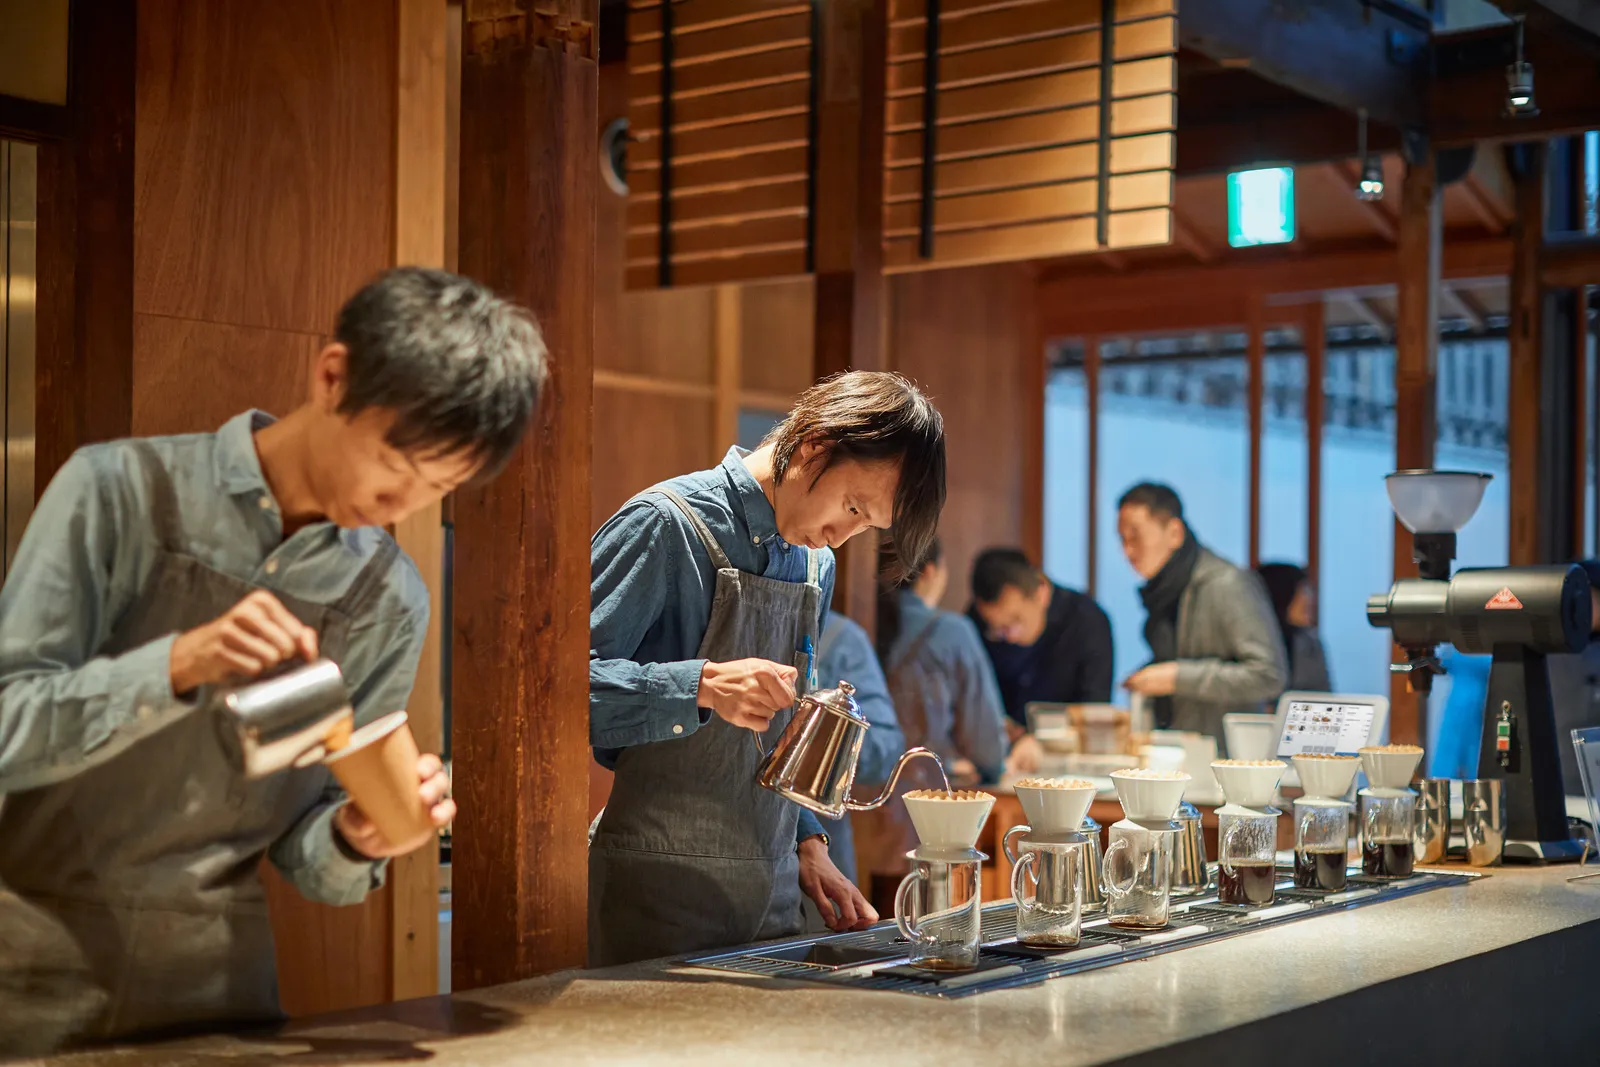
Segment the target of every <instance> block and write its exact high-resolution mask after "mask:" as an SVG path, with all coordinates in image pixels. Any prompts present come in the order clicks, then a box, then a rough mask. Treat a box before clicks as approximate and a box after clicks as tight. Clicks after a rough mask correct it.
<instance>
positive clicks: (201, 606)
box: [0, 441, 399, 1052]
mask: <svg viewBox="0 0 1600 1067" xmlns="http://www.w3.org/2000/svg"><path fill="white" fill-rule="evenodd" d="M133 447H134V449H135V454H136V455H137V457H138V459H139V462H140V465H141V466H142V467H143V470H144V476H145V478H146V480H147V482H148V484H149V487H150V499H151V500H152V502H153V504H152V514H151V516H150V519H151V521H152V523H153V524H154V527H155V532H156V535H157V537H158V538H159V542H160V545H161V548H160V549H159V551H158V554H157V559H156V562H155V566H154V569H153V570H152V572H151V575H150V579H149V581H148V583H147V584H146V586H145V588H144V590H143V591H142V592H141V593H140V595H139V597H138V599H137V600H136V601H135V602H134V603H133V604H132V606H131V607H129V609H128V610H127V611H126V612H125V613H124V614H123V616H122V617H121V618H119V619H117V620H116V622H115V623H114V625H113V628H112V634H111V637H110V640H109V641H108V642H107V643H106V644H105V646H104V647H102V648H100V649H98V650H97V654H99V655H106V656H115V655H118V654H120V653H123V652H126V651H128V650H130V649H133V648H137V647H139V646H141V645H144V644H146V643H148V642H150V641H153V640H156V639H158V638H161V637H163V636H166V635H168V634H172V633H174V632H180V631H184V630H190V629H193V628H194V627H196V626H199V625H201V624H203V623H206V622H209V621H211V620H212V619H214V618H216V617H217V616H219V615H221V614H223V613H224V612H225V611H227V610H228V609H229V608H230V607H232V606H233V605H234V604H236V603H238V602H239V601H240V600H242V599H243V598H244V597H245V596H246V595H248V594H249V593H250V592H251V591H252V590H253V589H255V588H256V587H255V586H254V585H252V584H251V583H250V582H247V581H243V580H241V579H238V578H235V577H232V576H231V575H227V574H223V573H221V572H220V571H216V570H213V569H212V568H211V567H209V566H207V565H206V564H204V563H202V562H200V561H199V560H197V559H195V558H194V557H193V556H192V555H189V554H188V552H187V551H186V547H185V546H186V545H187V544H188V541H187V540H186V539H185V537H184V536H183V527H182V515H181V514H180V510H179V507H178V503H177V497H176V495H175V493H174V492H173V488H172V482H171V479H170V477H169V476H168V474H167V471H166V468H165V466H164V465H163V464H162V462H161V459H160V457H159V455H158V454H157V453H156V452H155V450H154V449H153V448H152V447H151V446H150V445H149V444H147V443H145V442H142V441H135V442H133ZM398 551H399V550H398V548H397V546H396V545H395V544H394V542H393V541H392V540H388V541H385V542H384V545H383V547H382V548H381V549H380V550H379V551H378V552H376V553H374V555H373V556H372V558H371V559H370V560H369V561H368V562H367V564H366V566H365V567H364V568H363V569H362V571H361V573H360V574H359V575H358V576H357V577H356V579H355V581H353V582H352V583H351V585H350V588H349V591H348V592H346V593H345V594H344V596H342V597H341V598H340V599H339V601H338V602H337V603H335V604H333V605H331V606H330V605H323V604H315V603H311V602H308V601H303V600H299V599H296V598H294V597H290V596H285V595H284V594H282V593H277V592H274V595H275V596H277V597H278V599H279V600H281V601H282V602H283V604H284V606H285V607H286V608H288V609H289V610H290V611H291V612H293V613H294V614H295V616H296V617H297V618H299V619H300V621H301V622H303V623H305V624H306V625H307V626H310V627H312V628H313V629H315V630H316V631H317V634H318V641H319V645H320V649H321V651H322V652H323V654H325V655H327V656H328V657H329V658H331V659H333V660H335V661H337V660H338V659H340V658H341V657H342V656H343V654H344V652H345V649H346V647H347V644H348V638H349V631H350V624H351V620H352V618H354V617H356V616H359V615H360V614H361V613H362V612H363V610H364V609H365V608H367V607H368V606H369V605H370V603H371V602H372V601H373V600H374V598H375V597H376V596H377V594H378V593H379V591H380V590H381V588H382V584H383V578H384V575H385V573H386V572H387V571H388V569H389V567H390V565H391V564H392V563H393V562H394V560H395V558H396V556H397V555H398ZM200 703H201V704H202V710H200V711H197V712H195V713H194V714H191V715H189V716H187V717H185V718H182V719H180V720H178V721H177V722H175V723H173V724H172V725H170V726H168V727H166V728H164V729H162V730H161V731H159V732H158V733H156V734H154V735H152V736H150V737H148V738H145V739H144V740H142V741H140V742H138V743H137V744H134V745H131V746H130V747H129V748H128V749H126V750H125V751H123V752H121V753H119V754H118V755H116V756H114V757H112V758H111V759H110V760H108V761H106V762H104V763H101V764H98V765H96V766H93V767H91V768H89V769H88V770H86V771H84V772H83V773H81V774H78V775H75V776H74V777H72V778H69V779H67V780H66V781H63V782H59V783H57V784H54V785H49V786H44V787H41V788H39V789H33V790H29V791H27V792H22V793H15V794H12V795H10V796H7V797H6V798H5V804H4V806H3V807H0V886H3V887H4V888H0V1052H6V1051H24V1052H28V1051H42V1050H44V1049H47V1048H51V1047H55V1046H57V1045H59V1044H62V1043H69V1042H70V1043H77V1042H80V1041H85V1040H102V1039H110V1038H121V1037H126V1036H129V1035H145V1034H151V1033H156V1032H161V1031H168V1030H175V1029H181V1028H187V1027H191V1026H194V1027H199V1026H216V1025H220V1024H224V1023H248V1022H261V1021H269V1020H277V1019H279V1018H281V1012H280V1011H279V1008H278V987H277V968H276V961H275V959H274V955H273V941H272V927H271V925H270V923H269V922H268V918H267V904H266V897H265V892H264V890H263V888H262V885H261V881H260V878H259V877H258V875H257V873H256V869H257V866H258V865H259V863H260V862H261V858H262V856H263V854H264V853H265V852H266V851H267V848H268V847H269V846H270V845H272V843H273V842H275V841H276V840H277V839H278V838H280V837H281V836H282V835H283V834H284V833H285V832H287V831H288V830H289V829H290V828H291V827H293V826H294V825H295V823H296V822H298V821H299V820H300V819H301V818H302V817H303V816H304V815H305V814H306V812H307V811H308V810H309V809H310V808H312V807H313V806H315V805H316V803H317V802H318V801H319V799H320V798H321V796H322V794H323V791H324V789H325V788H326V787H327V786H328V784H329V782H330V780H331V779H330V777H329V775H328V772H327V770H326V769H325V768H322V767H313V768H309V769H306V770H300V771H292V772H288V773H284V774H279V775H275V776H273V777H271V778H268V779H265V780H262V781H248V780H246V779H245V778H243V777H242V776H241V775H239V774H237V773H236V772H235V771H234V770H233V767H232V765H231V764H230V763H229V761H228V759H227V757H226V756H225V755H224V751H223V748H222V746H221V743H220V741H219V739H218V733H217V724H216V719H215V716H214V715H213V714H211V713H210V712H209V711H206V710H204V709H203V705H204V694H202V696H201V701H200ZM6 889H9V890H10V891H11V892H9V893H7V892H5V890H6ZM19 1042H20V1043H21V1047H20V1048H19V1047H18V1043H19Z"/></svg>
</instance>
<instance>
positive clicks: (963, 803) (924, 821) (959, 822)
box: [900, 789, 994, 849]
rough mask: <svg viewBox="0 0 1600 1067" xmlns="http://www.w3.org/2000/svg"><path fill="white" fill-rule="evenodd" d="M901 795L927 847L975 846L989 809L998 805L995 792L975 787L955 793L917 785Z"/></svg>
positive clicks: (956, 847)
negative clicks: (994, 795)
mask: <svg viewBox="0 0 1600 1067" xmlns="http://www.w3.org/2000/svg"><path fill="white" fill-rule="evenodd" d="M900 799H901V800H903V801H905V805H906V811H907V812H909V813H910V815H911V825H912V826H913V827H914V828H915V829H916V831H917V840H918V841H919V842H921V843H922V845H923V846H924V847H926V848H935V849H968V848H975V847H976V846H977V844H978V834H979V833H981V832H982V831H983V824H984V823H985V822H986V821H988V818H989V809H990V808H992V807H994V797H993V796H992V795H990V794H988V793H983V792H979V791H977V790H972V789H958V790H956V791H955V792H953V793H946V792H945V791H944V790H942V789H914V790H912V791H911V792H909V793H907V794H906V795H905V796H903V797H901V798H900Z"/></svg>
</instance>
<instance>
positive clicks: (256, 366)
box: [133, 314, 324, 435]
mask: <svg viewBox="0 0 1600 1067" xmlns="http://www.w3.org/2000/svg"><path fill="white" fill-rule="evenodd" d="M323 340H324V339H323V338H321V337H318V336H317V335H315V334H306V333H285V332H283V331H279V330H261V329H251V328H246V327H241V326H219V325H217V324H215V323H209V322H194V321H191V320H188V319H173V318H168V317H166V316H164V315H146V314H136V315H134V317H133V432H134V433H136V434H140V435H145V434H169V433H193V432H195V431H199V430H214V429H216V428H217V427H218V426H221V425H222V424H223V423H224V422H226V421H227V420H228V419H229V418H230V417H232V416H234V415H237V414H238V413H239V412H241V411H243V410H245V409H246V408H251V407H255V408H261V409H262V410H265V411H271V412H274V413H276V414H280V415H281V414H283V413H284V412H286V411H289V410H290V409H292V408H294V407H297V406H298V405H299V404H300V402H301V401H303V400H304V399H305V396H306V390H307V388H308V386H309V379H310V374H311V364H312V363H313V361H315V360H316V358H317V353H318V352H319V351H321V349H322V344H323Z"/></svg>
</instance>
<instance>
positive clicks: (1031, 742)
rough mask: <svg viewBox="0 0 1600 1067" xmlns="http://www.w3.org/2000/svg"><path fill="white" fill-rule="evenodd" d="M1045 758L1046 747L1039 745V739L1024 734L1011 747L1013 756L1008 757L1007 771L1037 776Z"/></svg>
mask: <svg viewBox="0 0 1600 1067" xmlns="http://www.w3.org/2000/svg"><path fill="white" fill-rule="evenodd" d="M1043 757H1044V746H1043V745H1041V744H1039V739H1038V738H1037V737H1034V736H1033V735H1032V734H1023V735H1022V736H1021V737H1019V738H1018V739H1017V741H1016V743H1015V744H1013V745H1012V746H1011V754H1010V755H1009V756H1007V757H1006V770H1008V771H1010V772H1011V773H1012V774H1037V773H1038V771H1039V764H1040V762H1041V760H1042V759H1043Z"/></svg>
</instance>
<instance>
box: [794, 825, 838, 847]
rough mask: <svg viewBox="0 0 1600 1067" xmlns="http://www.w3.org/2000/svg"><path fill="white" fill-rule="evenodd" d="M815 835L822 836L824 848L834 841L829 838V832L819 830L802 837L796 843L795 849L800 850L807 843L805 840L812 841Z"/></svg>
mask: <svg viewBox="0 0 1600 1067" xmlns="http://www.w3.org/2000/svg"><path fill="white" fill-rule="evenodd" d="M813 837H820V838H822V847H823V848H827V847H828V846H829V845H830V844H831V843H832V842H830V841H829V840H828V832H827V831H826V830H818V831H817V832H816V833H814V834H807V835H806V836H805V837H803V838H801V839H800V840H799V841H796V842H795V843H794V850H795V851H796V852H799V851H800V846H801V845H803V844H805V842H807V841H810V840H811V839H812V838H813Z"/></svg>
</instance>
